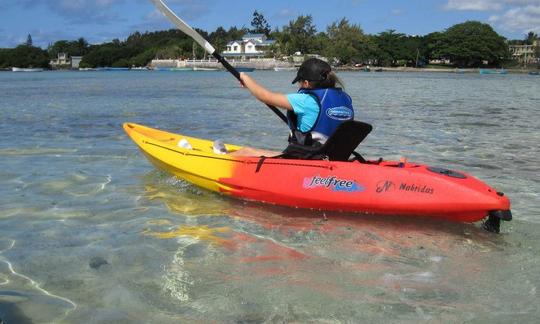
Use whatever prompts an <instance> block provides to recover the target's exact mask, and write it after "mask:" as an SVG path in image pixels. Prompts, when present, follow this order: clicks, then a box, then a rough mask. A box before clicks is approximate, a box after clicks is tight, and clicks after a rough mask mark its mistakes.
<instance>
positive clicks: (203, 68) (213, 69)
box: [193, 66, 219, 71]
mask: <svg viewBox="0 0 540 324" xmlns="http://www.w3.org/2000/svg"><path fill="white" fill-rule="evenodd" d="M193 71H219V69H218V68H205V67H197V66H194V67H193Z"/></svg>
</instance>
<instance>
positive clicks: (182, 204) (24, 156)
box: [0, 72, 540, 323]
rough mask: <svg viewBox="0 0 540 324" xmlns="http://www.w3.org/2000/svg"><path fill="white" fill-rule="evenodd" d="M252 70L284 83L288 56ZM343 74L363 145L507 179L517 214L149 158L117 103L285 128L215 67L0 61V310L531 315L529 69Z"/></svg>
mask: <svg viewBox="0 0 540 324" xmlns="http://www.w3.org/2000/svg"><path fill="white" fill-rule="evenodd" d="M253 76H254V77H255V78H256V79H257V80H259V81H260V82H261V83H263V84H265V85H267V86H268V87H270V88H272V89H275V90H277V91H283V92H289V91H294V90H295V88H294V86H292V85H290V80H291V79H292V78H293V74H292V72H256V73H254V74H253ZM340 76H341V77H342V78H343V80H344V82H345V84H346V86H347V90H348V92H349V93H350V94H351V95H352V97H353V99H354V102H355V103H356V107H357V118H358V119H362V120H364V121H367V122H369V123H371V124H373V125H374V126H375V129H374V131H373V132H372V133H371V134H370V136H369V137H368V138H367V140H366V141H365V143H363V144H362V146H361V149H360V151H361V152H362V153H363V154H364V155H366V156H368V157H371V158H377V157H379V156H382V157H385V158H386V159H396V158H399V157H401V156H404V157H407V158H408V159H409V160H410V161H417V162H423V163H428V164H433V165H437V166H444V167H448V168H452V169H458V170H464V171H467V172H469V173H472V174H474V175H475V176H477V177H478V178H480V179H482V180H484V181H486V182H487V183H489V184H490V185H492V186H494V187H495V188H497V189H498V190H500V191H504V192H505V193H506V194H507V195H508V196H509V197H510V198H511V200H512V204H513V205H512V210H513V213H514V217H515V219H514V220H513V221H512V222H510V223H503V228H502V233H501V234H500V235H493V234H490V233H487V232H485V231H483V230H482V229H480V226H479V224H454V223H436V222H428V221H425V220H414V221H413V220H400V219H393V218H389V217H382V218H381V217H377V216H363V215H352V214H339V213H326V214H325V215H323V213H321V212H316V211H304V210H295V209H288V208H280V207H272V206H264V205H260V204H254V203H245V202H241V201H235V200H231V199H228V198H224V197H222V196H219V195H216V194H213V193H208V192H205V191H201V190H199V189H197V188H195V187H193V186H191V185H189V184H186V183H184V182H182V181H179V180H177V179H175V178H173V177H171V176H169V175H167V174H164V173H160V172H158V171H155V170H154V169H153V167H152V166H151V165H150V164H149V163H148V162H147V161H146V159H145V158H144V157H143V156H142V154H140V152H139V151H138V150H137V148H136V147H135V145H134V144H133V143H132V142H131V141H130V140H129V139H128V138H127V136H126V135H125V134H124V133H123V130H122V128H121V125H122V123H123V122H126V121H130V122H136V123H141V124H146V125H149V126H153V127H157V128H161V129H166V130H170V131H173V132H181V133H187V134H190V135H192V136H197V137H203V138H211V139H215V138H221V139H223V140H225V141H227V142H234V143H239V144H246V145H252V146H259V147H266V148H269V149H280V148H282V147H283V146H284V142H285V139H286V133H287V131H286V128H285V127H284V125H282V124H281V122H280V121H279V120H278V119H277V118H276V117H275V116H274V115H273V114H272V112H270V111H269V110H267V109H266V108H265V107H264V106H263V105H262V104H260V103H257V102H256V101H255V100H254V99H253V98H251V97H250V96H249V95H248V94H247V92H246V91H245V90H243V89H241V88H239V87H238V84H237V82H236V81H235V80H234V79H233V78H232V77H231V76H230V75H229V74H227V73H224V72H178V73H167V72H43V73H30V74H18V73H8V72H6V73H0V120H1V127H0V137H1V138H2V140H1V141H0V181H1V182H0V183H1V186H0V205H1V209H0V319H2V320H4V322H6V323H29V322H35V323H49V322H57V323H111V322H115V323H132V322H141V323H179V322H211V321H217V322H255V323H259V322H277V323H281V322H323V323H343V322H345V323H347V322H349V323H350V322H366V323H373V322H382V321H390V322H400V323H401V322H404V323H418V322H473V323H484V322H490V323H508V322H520V323H521V322H524V323H525V322H529V323H533V322H537V321H538V318H540V307H539V306H538V305H540V300H539V297H538V293H537V287H538V285H539V284H540V266H539V263H540V255H539V252H538V251H539V248H540V243H539V242H540V199H539V197H538V194H539V192H540V183H539V182H540V178H539V176H538V174H539V171H540V170H539V169H540V163H539V162H538V158H539V157H540V146H539V145H538V143H539V142H540V131H539V129H540V108H539V107H540V78H538V77H537V76H529V75H502V76H499V75H493V76H487V75H486V76H481V75H469V74H455V75H454V74H427V73H426V74H414V73H407V74H393V73H352V72H343V73H340ZM324 216H326V217H327V218H328V221H324V220H323V218H324Z"/></svg>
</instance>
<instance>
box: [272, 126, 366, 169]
mask: <svg viewBox="0 0 540 324" xmlns="http://www.w3.org/2000/svg"><path fill="white" fill-rule="evenodd" d="M372 129H373V126H371V125H370V124H368V123H364V122H360V121H356V120H348V121H346V122H343V123H342V124H341V125H339V127H338V128H337V129H336V131H335V132H334V134H332V136H330V137H329V138H328V140H327V141H326V142H325V143H324V144H323V145H321V146H318V147H313V146H305V145H299V144H294V143H291V144H289V146H288V147H287V148H286V149H285V151H283V154H282V155H281V156H280V157H281V158H285V159H305V160H326V159H328V160H330V161H349V158H350V156H351V154H354V155H355V157H356V158H357V159H359V160H360V161H361V162H365V160H364V159H363V158H362V157H361V156H360V154H358V153H356V152H354V150H355V149H356V147H357V146H358V145H359V144H360V143H361V142H362V141H363V140H364V139H365V138H366V137H367V136H368V134H369V133H370V132H371V130H372Z"/></svg>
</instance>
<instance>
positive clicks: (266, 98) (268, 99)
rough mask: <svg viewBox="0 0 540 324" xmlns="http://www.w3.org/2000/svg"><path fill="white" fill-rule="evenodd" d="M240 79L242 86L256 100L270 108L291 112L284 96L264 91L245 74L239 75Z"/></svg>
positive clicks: (290, 107) (264, 89)
mask: <svg viewBox="0 0 540 324" xmlns="http://www.w3.org/2000/svg"><path fill="white" fill-rule="evenodd" d="M240 79H241V80H242V84H243V86H244V87H245V88H247V89H248V90H249V91H250V92H251V94H252V95H253V96H254V97H255V98H257V99H258V100H260V101H262V102H264V103H265V104H268V105H271V106H275V107H279V108H283V109H287V110H292V106H291V104H290V102H289V100H288V99H287V96H286V95H284V94H282V93H277V92H272V91H270V90H268V89H266V88H265V87H263V86H261V85H260V84H258V83H257V82H255V80H253V79H252V78H251V77H250V76H249V75H247V74H245V73H240Z"/></svg>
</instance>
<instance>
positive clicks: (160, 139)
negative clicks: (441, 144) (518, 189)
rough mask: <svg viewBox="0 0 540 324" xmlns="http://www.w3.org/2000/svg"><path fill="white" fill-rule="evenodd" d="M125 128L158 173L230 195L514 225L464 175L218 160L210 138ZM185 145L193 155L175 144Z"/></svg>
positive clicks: (499, 197) (423, 168)
mask: <svg viewBox="0 0 540 324" xmlns="http://www.w3.org/2000/svg"><path fill="white" fill-rule="evenodd" d="M124 130H125V131H126V133H127V134H128V135H129V136H130V137H131V139H132V140H133V141H134V142H135V143H136V144H137V145H138V146H139V148H140V149H141V151H142V152H143V153H144V155H145V156H146V157H147V158H148V159H149V161H150V162H152V163H153V164H154V165H155V166H156V167H157V168H158V169H161V170H163V171H166V172H169V173H170V174H173V175H175V176H177V177H178V178H181V179H184V180H186V181H189V182H191V183H193V184H195V185H197V186H199V187H202V188H205V189H208V190H211V191H215V192H219V193H222V194H225V195H229V196H232V197H237V198H242V199H247V200H255V201H260V202H265V203H271V204H278V205H284V206H291V207H301V208H312V209H321V210H339V211H350V212H363V213H373V214H381V215H384V214H388V215H399V216H404V217H414V216H424V217H429V218H434V219H445V220H452V221H462V222H476V221H479V220H481V219H484V218H485V217H488V216H489V219H488V221H487V222H486V224H487V228H488V229H489V230H492V231H495V232H498V230H499V224H500V220H501V219H503V220H510V219H511V212H510V201H509V199H508V198H507V197H506V196H505V195H504V194H502V193H500V192H497V191H496V190H495V189H494V188H492V187H490V186H488V185H487V184H485V183H483V182H481V181H480V180H478V179H476V178H474V177H473V176H471V175H469V174H466V173H464V172H457V171H451V170H447V169H441V168H435V167H430V166H427V165H422V164H417V163H410V162H398V161H380V160H378V161H365V160H363V159H360V160H353V161H349V160H348V159H347V160H342V161H339V160H332V159H330V160H295V159H283V158H261V157H235V156H231V155H228V154H225V155H221V154H215V153H214V152H213V149H212V142H211V141H208V140H203V139H198V138H194V137H189V136H184V135H179V134H173V133H169V132H165V131H161V130H157V129H153V128H149V127H146V126H142V125H137V124H132V123H126V124H124ZM186 141H187V142H188V143H189V144H190V146H191V148H190V149H186V148H182V147H179V146H178V144H180V142H186ZM226 148H227V150H228V151H229V152H233V151H236V150H238V149H240V146H236V145H231V144H226Z"/></svg>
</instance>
